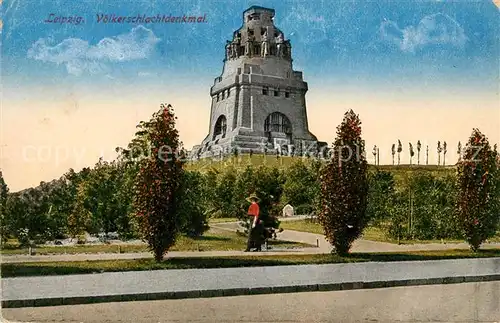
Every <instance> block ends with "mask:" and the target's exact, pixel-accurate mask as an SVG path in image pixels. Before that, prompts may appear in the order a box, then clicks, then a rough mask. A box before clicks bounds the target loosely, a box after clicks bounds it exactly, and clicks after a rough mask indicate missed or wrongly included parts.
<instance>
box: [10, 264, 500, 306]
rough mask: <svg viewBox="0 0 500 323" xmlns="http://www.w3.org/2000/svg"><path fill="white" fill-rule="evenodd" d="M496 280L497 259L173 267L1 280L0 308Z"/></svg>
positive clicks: (498, 277)
mask: <svg viewBox="0 0 500 323" xmlns="http://www.w3.org/2000/svg"><path fill="white" fill-rule="evenodd" d="M493 280H500V258H487V259H459V260H437V261H405V262H389V263H384V262H367V263H344V264H327V265H299V266H276V267H247V268H219V269H180V270H177V269H172V270H153V271H135V272H113V273H99V274H85V275H68V276H41V277H17V278H4V279H2V307H32V306H55V305H70V304H71V305H74V304H85V303H99V302H116V301H132V300H158V299H171V298H197V297H213V296H234V295H251V294H269V293H284V292H298V291H326V290H347V289H361V288H380V287H392V286H412V285H425V284H443V283H461V282H474V281H493Z"/></svg>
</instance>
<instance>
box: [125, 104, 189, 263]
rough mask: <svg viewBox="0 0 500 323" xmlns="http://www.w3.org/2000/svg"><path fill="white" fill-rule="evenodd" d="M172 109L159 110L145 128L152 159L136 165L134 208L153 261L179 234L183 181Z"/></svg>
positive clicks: (163, 108) (171, 244)
mask: <svg viewBox="0 0 500 323" xmlns="http://www.w3.org/2000/svg"><path fill="white" fill-rule="evenodd" d="M175 119H176V117H175V116H174V112H173V109H172V106H171V105H168V106H166V107H165V106H164V105H162V106H161V109H160V110H159V111H158V112H156V113H155V114H153V117H152V119H151V120H150V122H149V126H148V127H147V129H148V132H149V136H148V139H149V143H150V146H151V150H152V152H151V156H150V157H149V158H145V159H142V160H141V161H140V162H139V165H140V167H139V173H138V175H137V177H136V181H135V199H134V207H135V213H136V216H137V219H138V224H139V229H140V231H141V234H142V237H143V239H145V240H146V241H147V242H148V245H149V248H150V250H151V251H152V252H153V253H154V258H155V260H156V261H158V262H159V261H161V260H162V259H163V256H164V254H165V253H166V252H167V251H168V249H169V248H170V247H171V246H173V245H174V243H175V240H176V237H177V233H178V230H179V223H180V213H179V207H178V206H179V202H180V199H179V197H180V193H181V180H182V178H183V169H182V166H183V163H184V160H183V156H180V155H179V152H180V151H181V150H180V148H181V147H180V146H181V143H180V142H179V135H178V132H177V130H176V129H175Z"/></svg>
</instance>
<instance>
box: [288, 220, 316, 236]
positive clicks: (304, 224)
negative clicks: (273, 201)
mask: <svg viewBox="0 0 500 323" xmlns="http://www.w3.org/2000/svg"><path fill="white" fill-rule="evenodd" d="M280 228H283V230H295V231H302V232H311V233H317V234H324V232H323V227H322V226H321V224H319V223H317V222H315V221H313V220H294V221H281V223H280Z"/></svg>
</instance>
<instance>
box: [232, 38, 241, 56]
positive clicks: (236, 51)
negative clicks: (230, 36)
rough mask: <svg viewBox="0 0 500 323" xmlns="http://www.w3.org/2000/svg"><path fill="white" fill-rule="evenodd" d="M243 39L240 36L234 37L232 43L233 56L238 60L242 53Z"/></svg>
mask: <svg viewBox="0 0 500 323" xmlns="http://www.w3.org/2000/svg"><path fill="white" fill-rule="evenodd" d="M240 44H241V38H240V36H239V35H238V34H236V35H235V36H234V40H233V42H232V43H231V55H232V57H233V58H238V56H240V55H239V53H240Z"/></svg>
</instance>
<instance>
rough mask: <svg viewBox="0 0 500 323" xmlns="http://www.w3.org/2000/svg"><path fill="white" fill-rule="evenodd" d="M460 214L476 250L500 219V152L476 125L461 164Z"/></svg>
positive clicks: (459, 175) (462, 224)
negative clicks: (498, 156)
mask: <svg viewBox="0 0 500 323" xmlns="http://www.w3.org/2000/svg"><path fill="white" fill-rule="evenodd" d="M457 185H458V190H459V191H458V198H457V204H456V215H457V218H458V221H459V223H460V225H461V229H462V230H463V233H464V236H465V239H466V241H467V242H468V243H469V245H470V247H471V249H472V250H473V251H477V250H478V249H479V247H480V246H481V243H482V242H483V241H484V240H486V239H488V238H489V237H492V236H493V235H494V234H495V233H496V230H497V228H498V225H499V221H500V216H499V214H500V201H499V200H500V197H499V185H500V183H499V169H498V163H497V152H496V151H494V150H492V149H491V147H490V144H489V142H488V139H487V138H486V136H485V135H484V134H482V133H481V132H480V131H479V129H474V130H473V131H472V134H471V136H470V138H469V141H468V142H467V144H466V145H465V149H464V152H463V156H462V160H461V161H460V162H459V163H458V167H457Z"/></svg>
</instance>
